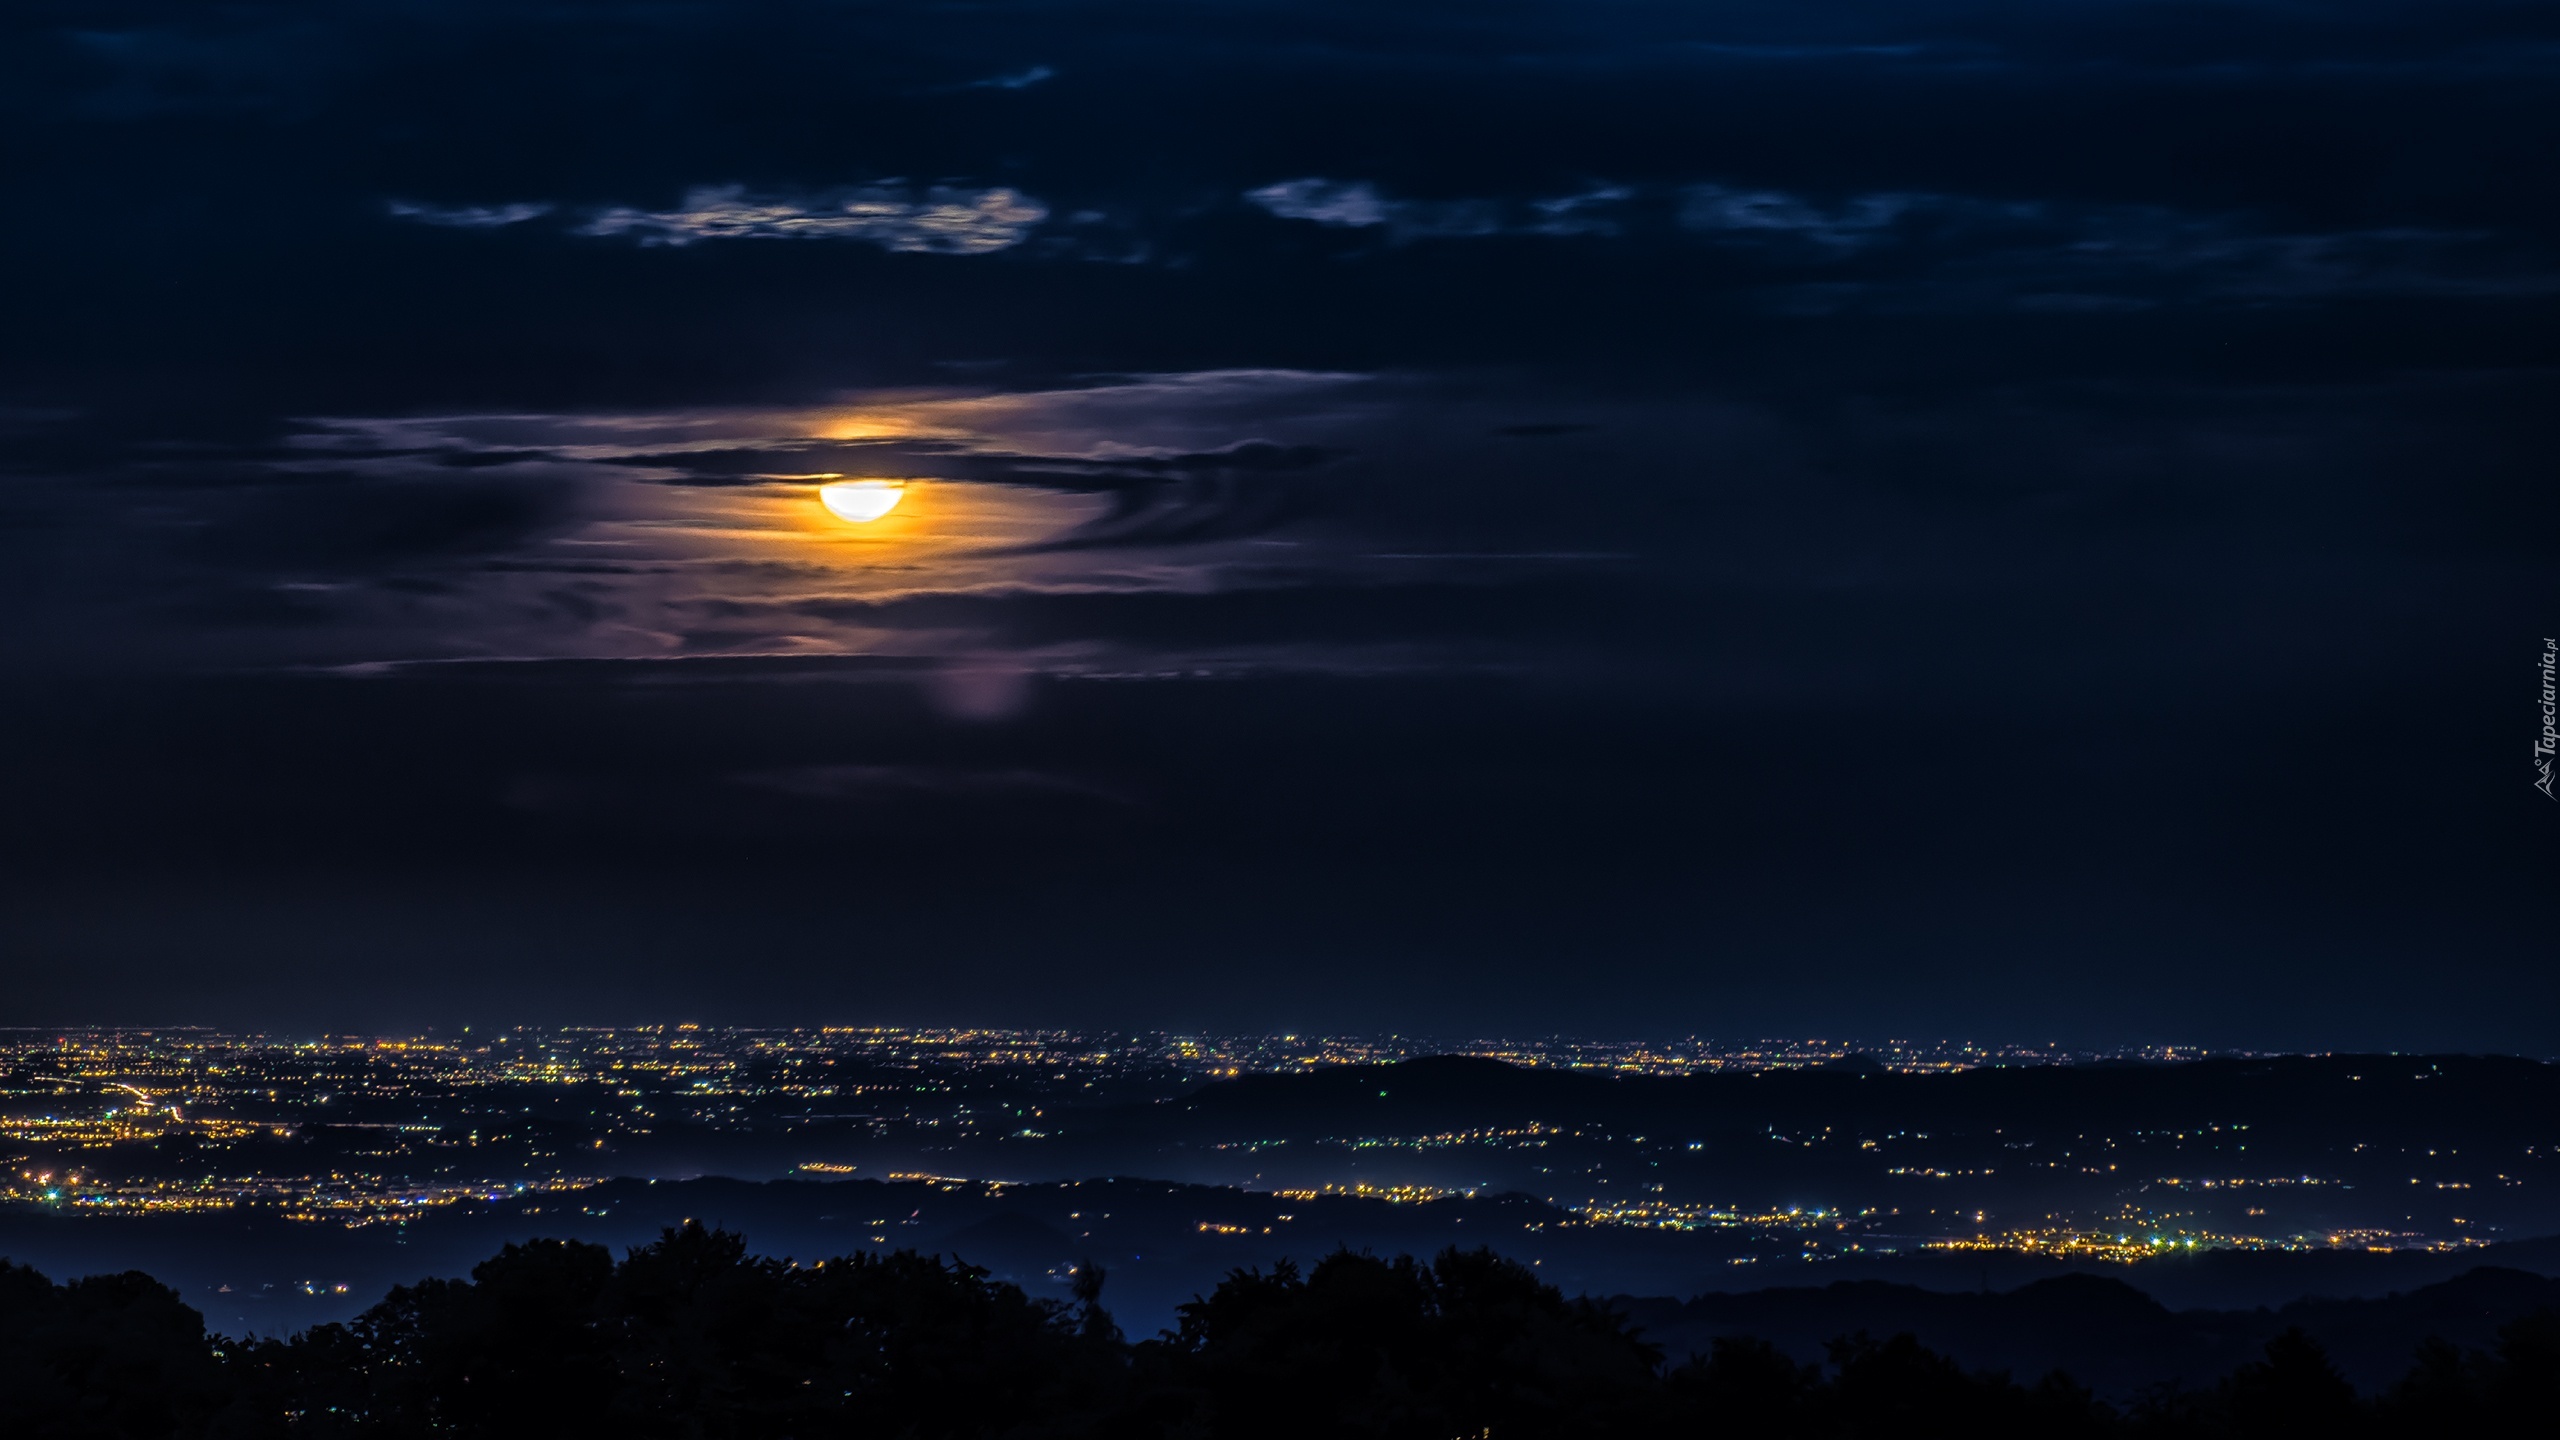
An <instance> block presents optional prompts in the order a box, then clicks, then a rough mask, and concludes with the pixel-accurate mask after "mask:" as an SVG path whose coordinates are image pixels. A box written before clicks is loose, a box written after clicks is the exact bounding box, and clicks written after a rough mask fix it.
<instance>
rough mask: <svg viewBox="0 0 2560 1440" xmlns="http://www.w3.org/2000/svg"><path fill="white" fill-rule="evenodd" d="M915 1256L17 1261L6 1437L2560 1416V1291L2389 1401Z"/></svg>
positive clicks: (1370, 1286) (2286, 1342) (1450, 1429)
mask: <svg viewBox="0 0 2560 1440" xmlns="http://www.w3.org/2000/svg"><path fill="white" fill-rule="evenodd" d="M1102 1289H1103V1276H1102V1273H1101V1272H1100V1271H1099V1270H1098V1269H1095V1268H1093V1267H1091V1266H1087V1267H1085V1268H1084V1269H1083V1270H1081V1271H1079V1272H1078V1274H1077V1276H1076V1283H1075V1287H1074V1295H1075V1298H1074V1299H1073V1300H1072V1301H1057V1300H1044V1299H1034V1298H1032V1297H1031V1296H1029V1295H1026V1294H1025V1293H1024V1292H1023V1291H1022V1290H1021V1289H1020V1288H1019V1287H1017V1286H1014V1285H1011V1284H1007V1283H1004V1282H1001V1281H997V1280H994V1279H992V1278H990V1277H989V1275H988V1274H987V1272H985V1271H984V1270H981V1269H978V1268H976V1267H972V1266H969V1265H965V1264H962V1263H959V1262H957V1261H952V1262H945V1261H944V1260H942V1259H941V1258H939V1257H936V1256H926V1255H919V1254H916V1253H913V1252H899V1253H894V1254H885V1255H877V1254H858V1255H853V1256H849V1257H846V1258H842V1259H836V1260H828V1261H825V1262H822V1263H819V1264H815V1265H795V1264H792V1263H790V1262H787V1261H781V1260H775V1259H769V1258H764V1257H759V1256H755V1255H751V1254H749V1253H748V1251H747V1247H746V1243H745V1241H744V1240H743V1239H741V1238H740V1237H738V1236H736V1235H733V1234H729V1233H726V1232H723V1231H720V1230H714V1229H705V1228H703V1227H702V1226H700V1225H696V1224H688V1225H686V1226H684V1227H682V1228H680V1229H671V1230H668V1231H666V1232H665V1233H664V1235H663V1236H662V1237H661V1238H660V1239H659V1240H658V1241H657V1242H656V1243H654V1244H651V1245H647V1246H644V1247H640V1248H638V1249H635V1250H633V1251H631V1252H630V1253H629V1254H628V1255H627V1256H626V1257H625V1258H624V1259H623V1260H622V1261H620V1262H619V1263H616V1262H615V1261H614V1259H613V1257H612V1256H611V1255H610V1253H608V1252H607V1251H606V1250H605V1249H604V1248H602V1247H601V1246H596V1245H588V1244H583V1243H579V1242H575V1241H556V1240H543V1241H535V1242H532V1243H530V1244H526V1245H510V1246H508V1247H506V1249H505V1250H503V1251H502V1252H501V1253H499V1254H498V1255H497V1256H495V1257H494V1258H492V1259H490V1260H488V1261H485V1262H483V1263H482V1264H481V1265H479V1266H478V1267H477V1268H475V1269H474V1270H473V1271H472V1274H471V1278H470V1279H469V1280H427V1281H422V1282H421V1283H419V1284H417V1285H413V1286H404V1287H401V1288H399V1289H396V1290H394V1291H393V1292H392V1293H391V1294H390V1295H389V1296H388V1297H386V1298H385V1299H384V1300H383V1301H382V1302H381V1303H380V1304H378V1305H376V1306H374V1307H373V1308H372V1309H370V1310H367V1311H366V1312H365V1313H364V1314H362V1315H361V1316H359V1317H357V1318H356V1319H355V1320H353V1321H351V1322H348V1323H346V1324H343V1325H323V1326H319V1327H317V1328H315V1329H312V1330H310V1331H307V1332H305V1333H303V1334H300V1335H296V1336H294V1337H291V1338H289V1339H253V1340H246V1341H241V1340H229V1339H224V1338H222V1337H219V1336H208V1335H207V1334H206V1333H205V1329H204V1324H203V1320H202V1318H201V1317H200V1316H198V1315H197V1314H196V1312H195V1311H193V1310H191V1309H189V1308H188V1307H187V1306H186V1305H185V1304H184V1303H182V1302H181V1301H180V1300H179V1298H178V1296H177V1295H176V1293H175V1292H173V1291H171V1290H170V1289H168V1288H167V1287H166V1286H163V1285H161V1284H160V1283H158V1282H157V1281H154V1280H152V1279H151V1278H150V1277H148V1276H146V1275H143V1274H140V1273H138V1272H129V1273H126V1274H123V1275H110V1276H95V1277H91V1278H88V1279H83V1280H74V1281H71V1282H68V1283H65V1284H59V1285H57V1284H54V1283H53V1282H51V1281H49V1280H47V1279H45V1278H44V1277H43V1276H41V1275H39V1274H37V1273H36V1272H35V1271H33V1270H30V1269H27V1268H24V1267H22V1266H16V1265H12V1264H9V1263H7V1262H5V1261H0V1435H5V1436H8V1437H11V1440H52V1437H83V1440H85V1437H209V1440H210V1437H221V1440H234V1437H239V1440H255V1437H270V1436H307V1437H335V1436H368V1437H371V1436H385V1437H409V1436H419V1437H424V1436H461V1437H530V1436H551V1437H586V1436H598V1437H603V1436H613V1437H651V1440H654V1437H684V1440H693V1437H705V1440H709V1437H722V1440H726V1437H737V1440H791V1437H817V1436H881V1437H908V1436H912V1437H919V1440H925V1437H964V1436H965V1437H977V1436H1023V1437H1034V1436H1039V1437H1047V1436H1057V1437H1095V1440H1117V1437H1133V1440H1134V1437H1163V1440H1191V1437H1204V1440H1205V1437H1239V1440H1263V1437H1271V1440H1279V1437H1290V1440H1305V1437H1319V1436H1321V1437H1332V1436H1371V1437H1392V1440H1405V1437H1411V1440H1454V1437H1470V1440H1534V1437H1547V1436H1557V1437H1564V1436H1613V1437H1614V1436H1664V1437H1674V1436H1684V1437H1685V1436H1707V1435H1723V1434H1734V1435H1748V1436H1753V1437H1762V1436H1769V1437H1808V1440H1812V1437H1821V1440H1832V1437H1840V1440H1848V1437H1879V1440H1881V1437H1895V1440H1906V1437H1924V1436H1941V1435H1943V1436H1965V1437H2006V1436H2038V1437H2044V1436H2054V1437H2071V1436H2143V1437H2150V1436H2160V1437H2185V1436H2196V1437H2258V1436H2267V1437H2276V1436H2287V1437H2290V1436H2302V1435H2319V1436H2329V1435H2337V1436H2373V1437H2398V1436H2444V1435H2460V1434H2483V1435H2486V1434H2517V1435H2521V1434H2536V1433H2550V1432H2549V1430H2548V1429H2547V1428H2546V1427H2548V1426H2550V1425H2551V1424H2552V1423H2553V1417H2554V1416H2560V1313H2554V1312H2552V1311H2547V1310H2546V1311H2543V1312H2541V1313H2539V1314H2537V1315H2534V1316H2532V1317H2529V1318H2527V1319H2525V1320H2521V1321H2518V1322H2516V1323H2514V1324H2511V1325H2509V1326H2508V1327H2507V1328H2506V1329H2505V1331H2504V1332H2503V1333H2502V1337H2501V1341H2500V1343H2499V1345H2498V1346H2497V1347H2496V1348H2495V1350H2494V1351H2493V1352H2482V1351H2470V1352H2464V1351H2460V1350H2457V1349H2455V1348H2453V1347H2451V1346H2448V1345H2444V1344H2442V1343H2440V1342H2438V1343H2432V1344H2430V1345H2428V1346H2425V1347H2422V1348H2421V1349H2420V1351H2419V1353H2418V1354H2417V1355H2416V1356H2415V1357H2413V1366H2412V1368H2411V1370H2410V1371H2409V1373H2408V1375H2407V1377H2406V1378H2405V1379H2403V1380H2402V1381H2400V1382H2399V1383H2398V1384H2397V1385H2396V1386H2395V1387H2393V1388H2391V1389H2390V1390H2389V1391H2387V1392H2386V1393H2384V1394H2382V1395H2380V1396H2377V1397H2374V1398H2371V1399H2365V1398H2361V1397H2359V1396H2358V1395H2357V1393H2356V1392H2355V1390H2354V1388H2353V1387H2351V1386H2350V1385H2348V1384H2347V1382H2346V1381H2345V1380H2343V1379H2341V1378H2340V1377H2339V1375H2338V1373H2337V1371H2336V1370H2335V1369H2334V1368H2333V1367H2332V1366H2331V1365H2330V1364H2329V1362H2328V1360H2327V1359H2326V1357H2325V1356H2323V1355H2322V1353H2321V1351H2320V1349H2319V1347H2318V1346H2317V1345H2316V1344H2315V1343H2313V1342H2312V1341H2310V1340H2309V1339H2307V1338H2305V1337H2304V1336H2303V1335H2302V1334H2301V1333H2300V1332H2299V1331H2293V1332H2288V1333H2287V1334H2285V1335H2283V1336H2281V1337H2279V1338H2278V1339H2276V1340H2275V1341H2274V1342H2272V1343H2270V1344H2269V1345H2268V1346H2267V1347H2266V1354H2265V1358H2264V1359H2263V1360H2260V1361H2258V1362H2255V1363H2252V1364H2249V1365H2246V1366H2243V1367H2242V1368H2240V1369H2239V1370H2237V1371H2236V1372H2234V1373H2233V1374H2231V1375H2230V1376H2228V1377H2226V1378H2225V1379H2223V1380H2222V1381H2220V1382H2219V1383H2218V1384H2216V1385H2213V1386H2211V1387H2207V1388H2203V1389H2194V1390H2186V1391H2171V1390H2162V1391H2159V1392H2155V1393H2152V1394H2149V1395H2146V1396H2143V1397H2141V1398H2139V1399H2137V1400H2135V1401H2134V1402H2132V1403H2130V1404H2128V1405H2124V1406H2121V1407H2117V1406H2111V1405H2108V1404H2105V1403H2102V1402H2101V1401H2100V1400H2098V1399H2097V1398H2095V1397H2094V1396H2092V1395H2091V1394H2090V1393H2089V1392H2088V1391H2087V1390H2085V1389H2083V1388H2082V1387H2080V1386H2078V1385H2076V1384H2074V1383H2073V1382H2072V1381H2071V1380H2070V1379H2069V1378H2068V1377H2066V1376H2064V1375H2062V1374H2060V1373H2055V1374H2051V1375H2047V1376H2044V1377H2042V1378H2041V1379H2038V1380H2035V1381H2033V1382H2032V1383H2020V1382H2019V1381H2017V1380H2015V1379H2012V1378H2011V1377H2009V1376H2007V1375H2004V1374H1997V1373H1976V1372H1968V1371H1967V1370H1965V1369H1964V1368H1963V1367H1961V1366H1959V1365H1957V1364H1956V1363H1955V1362H1953V1361H1951V1360H1949V1359H1948V1358H1946V1357H1945V1356H1942V1355H1939V1354H1935V1353H1933V1352H1931V1351H1930V1350H1928V1349H1926V1348H1924V1347H1922V1346H1921V1345H1919V1344H1918V1343H1916V1342H1915V1341H1913V1340H1912V1339H1911V1338H1910V1337H1909V1336H1907V1335H1904V1336H1896V1337H1893V1338H1889V1339H1884V1340H1876V1339H1872V1338H1870V1337H1868V1336H1865V1335H1852V1336H1848V1337H1845V1338H1843V1339H1840V1340H1838V1341H1836V1342H1834V1343H1833V1344H1832V1345H1831V1347H1830V1355H1829V1361H1828V1363H1827V1364H1823V1365H1805V1364H1800V1363H1798V1362H1796V1361H1795V1360H1793V1359H1790V1358H1789V1357H1787V1356H1786V1355H1784V1354H1782V1353H1780V1352H1779V1351H1778V1350H1776V1349H1775V1348H1773V1347H1772V1346H1770V1345H1768V1344H1767V1343H1766V1342H1762V1341H1756V1340H1749V1339H1735V1338H1727V1339H1720V1340H1717V1341H1715V1342H1714V1344H1713V1347H1712V1349H1711V1350H1710V1351H1709V1353H1707V1354H1705V1355H1703V1356H1698V1357H1694V1358H1685V1359H1682V1360H1680V1361H1678V1362H1677V1363H1668V1364H1667V1363H1666V1362H1665V1358H1664V1357H1663V1356H1662V1355H1661V1354H1660V1353H1659V1352H1658V1351H1657V1350H1656V1349H1654V1348H1653V1347H1652V1346H1649V1345H1647V1344H1646V1343H1645V1342H1644V1340H1643V1338H1642V1337H1641V1336H1640V1335H1639V1334H1637V1333H1634V1332H1633V1331H1632V1330H1631V1329H1630V1327H1629V1326H1628V1324H1627V1322H1626V1321H1625V1320H1624V1318H1623V1317H1621V1316H1619V1315H1616V1314H1614V1313H1612V1312H1611V1311H1609V1310H1608V1309H1606V1308H1604V1307H1602V1306H1599V1305H1596V1304H1593V1303H1591V1302H1589V1301H1585V1300H1568V1299H1566V1298H1565V1297H1564V1296H1563V1295H1562V1294H1561V1293H1560V1292H1558V1291H1557V1290H1556V1289H1555V1288H1554V1287H1553V1286H1550V1285H1547V1284H1545V1283H1543V1282H1541V1281H1540V1280H1539V1279H1538V1278H1537V1277H1536V1275H1535V1274H1534V1273H1533V1272H1532V1271H1531V1270H1529V1269H1527V1268H1526V1267H1523V1266H1521V1265H1519V1264H1517V1263H1514V1262H1512V1261H1508V1260H1504V1259H1502V1258H1500V1257H1497V1256H1496V1255H1494V1254H1493V1253H1492V1252H1490V1251H1487V1250H1473V1251H1464V1250H1457V1249H1451V1250H1447V1251H1444V1252H1442V1253H1441V1254H1440V1255H1439V1256H1438V1257H1437V1258H1436V1259H1433V1260H1431V1261H1429V1262H1423V1261H1418V1260H1415V1259H1412V1258H1410V1257H1399V1258H1397V1259H1393V1260H1382V1259H1379V1258H1376V1257H1374V1256H1370V1255H1365V1254H1354V1253H1350V1252H1347V1251H1346V1252H1341V1253H1337V1254H1334V1255H1332V1256H1330V1257H1328V1258H1326V1259H1324V1260H1323V1261H1321V1262H1319V1263H1317V1264H1316V1265H1315V1266H1313V1267H1312V1268H1311V1269H1308V1270H1305V1271H1301V1270H1299V1269H1298V1268H1297V1267H1295V1266H1293V1265H1290V1264H1288V1263H1286V1262H1284V1263H1282V1264H1280V1265H1277V1266H1275V1267H1274V1268H1273V1269H1271V1270H1270V1271H1268V1272H1261V1271H1250V1270H1239V1271H1236V1272H1234V1273H1233V1274H1231V1275H1230V1276H1229V1277H1228V1279H1227V1280H1226V1281H1225V1283H1223V1284H1221V1285H1219V1286H1218V1287H1217V1289H1216V1290H1215V1291H1214V1292H1213V1293H1211V1294H1209V1295H1208V1296H1206V1297H1204V1298H1201V1299H1198V1300H1195V1301H1194V1302H1192V1303H1191V1304H1189V1305H1186V1306H1184V1307H1183V1308H1182V1310H1181V1319H1180V1324H1179V1326H1178V1328H1176V1329H1175V1330H1172V1331H1168V1332H1165V1333H1163V1334H1161V1335H1159V1336H1157V1337H1156V1338H1154V1339H1148V1340H1141V1341H1137V1342H1135V1343H1132V1342H1131V1341H1129V1340H1128V1339H1126V1338H1125V1337H1124V1336H1123V1335H1122V1334H1121V1333H1120V1331H1119V1329H1118V1327H1117V1326H1115V1325H1114V1324H1113V1323H1112V1321H1111V1318H1110V1316H1109V1314H1108V1313H1107V1312H1106V1311H1105V1310H1104V1309H1103V1308H1102V1305H1101V1295H1102Z"/></svg>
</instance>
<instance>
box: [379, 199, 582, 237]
mask: <svg viewBox="0 0 2560 1440" xmlns="http://www.w3.org/2000/svg"><path fill="white" fill-rule="evenodd" d="M382 208H383V209H385V210H388V211H390V212H391V213H392V214H393V215H395V216H398V217H399V218H400V219H403V220H415V221H417V222H418V223H419V224H421V225H450V226H454V227H456V228H458V229H463V230H495V229H497V228H498V227H500V226H502V225H521V224H523V223H524V222H525V221H527V220H538V219H540V218H542V217H543V216H545V215H548V214H550V213H551V211H552V208H553V207H552V206H551V205H550V204H548V203H546V202H541V201H519V202H517V203H516V204H513V205H421V204H419V203H417V202H416V201H413V200H392V201H387V202H385V203H384V205H383V207H382Z"/></svg>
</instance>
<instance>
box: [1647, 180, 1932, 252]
mask: <svg viewBox="0 0 2560 1440" xmlns="http://www.w3.org/2000/svg"><path fill="white" fill-rule="evenodd" d="M1932 203H1934V204H1936V205H1938V206H1940V207H1941V208H1943V206H1944V205H1945V203H1946V202H1945V201H1944V200H1943V199H1941V198H1939V197H1933V196H1912V195H1900V194H1881V195H1860V196H1856V197H1854V198H1852V199H1850V200H1849V201H1848V202H1846V203H1845V204H1842V205H1840V206H1837V207H1834V208H1831V209H1824V208H1823V207H1821V206H1819V205H1816V204H1814V203H1812V202H1810V201H1808V200H1806V199H1804V198H1803V197H1801V196H1796V195H1789V194H1787V193H1785V192H1783V191H1778V190H1735V189H1731V188H1728V187H1726V186H1723V185H1692V186H1690V187H1689V188H1688V190H1687V191H1686V192H1685V193H1684V194H1683V195H1682V196H1681V204H1680V225H1681V228H1683V229H1686V230H1693V231H1698V232H1702V233H1708V234H1717V233H1722V234H1726V235H1739V236H1748V237H1754V238H1762V237H1774V236H1787V237H1790V238H1793V239H1800V240H1807V241H1811V242H1813V243H1814V244H1817V245H1826V246H1832V247H1836V248H1840V249H1855V248H1857V247H1859V246H1862V245H1868V244H1873V243H1875V242H1876V241H1878V240H1880V239H1882V238H1884V237H1885V235H1886V234H1887V233H1888V232H1889V231H1890V230H1891V228H1892V226H1893V224H1894V222H1895V221H1897V220H1899V219H1901V218H1902V217H1903V216H1904V215H1905V214H1907V213H1909V212H1910V211H1911V210H1912V209H1914V208H1915V207H1916V206H1920V205H1925V204H1932Z"/></svg>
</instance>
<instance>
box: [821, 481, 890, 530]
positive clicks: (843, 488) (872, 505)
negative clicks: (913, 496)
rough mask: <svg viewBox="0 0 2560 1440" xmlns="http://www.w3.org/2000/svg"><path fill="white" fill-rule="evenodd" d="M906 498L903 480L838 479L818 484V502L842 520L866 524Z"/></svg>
mask: <svg viewBox="0 0 2560 1440" xmlns="http://www.w3.org/2000/svg"><path fill="white" fill-rule="evenodd" d="M905 498H907V482H906V481H904V480H838V481H835V482H834V483H832V484H827V485H821V486H819V487H818V503H819V504H821V505H824V506H826V507H827V511H828V513H829V514H832V515H834V516H835V517H836V518H837V519H839V520H850V521H852V522H853V523H854V524H856V525H867V524H869V523H871V522H872V521H874V520H877V519H879V518H880V517H881V516H883V515H886V514H888V513H889V512H890V511H892V510H895V509H897V508H898V502H899V501H901V500H904V499H905Z"/></svg>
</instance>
